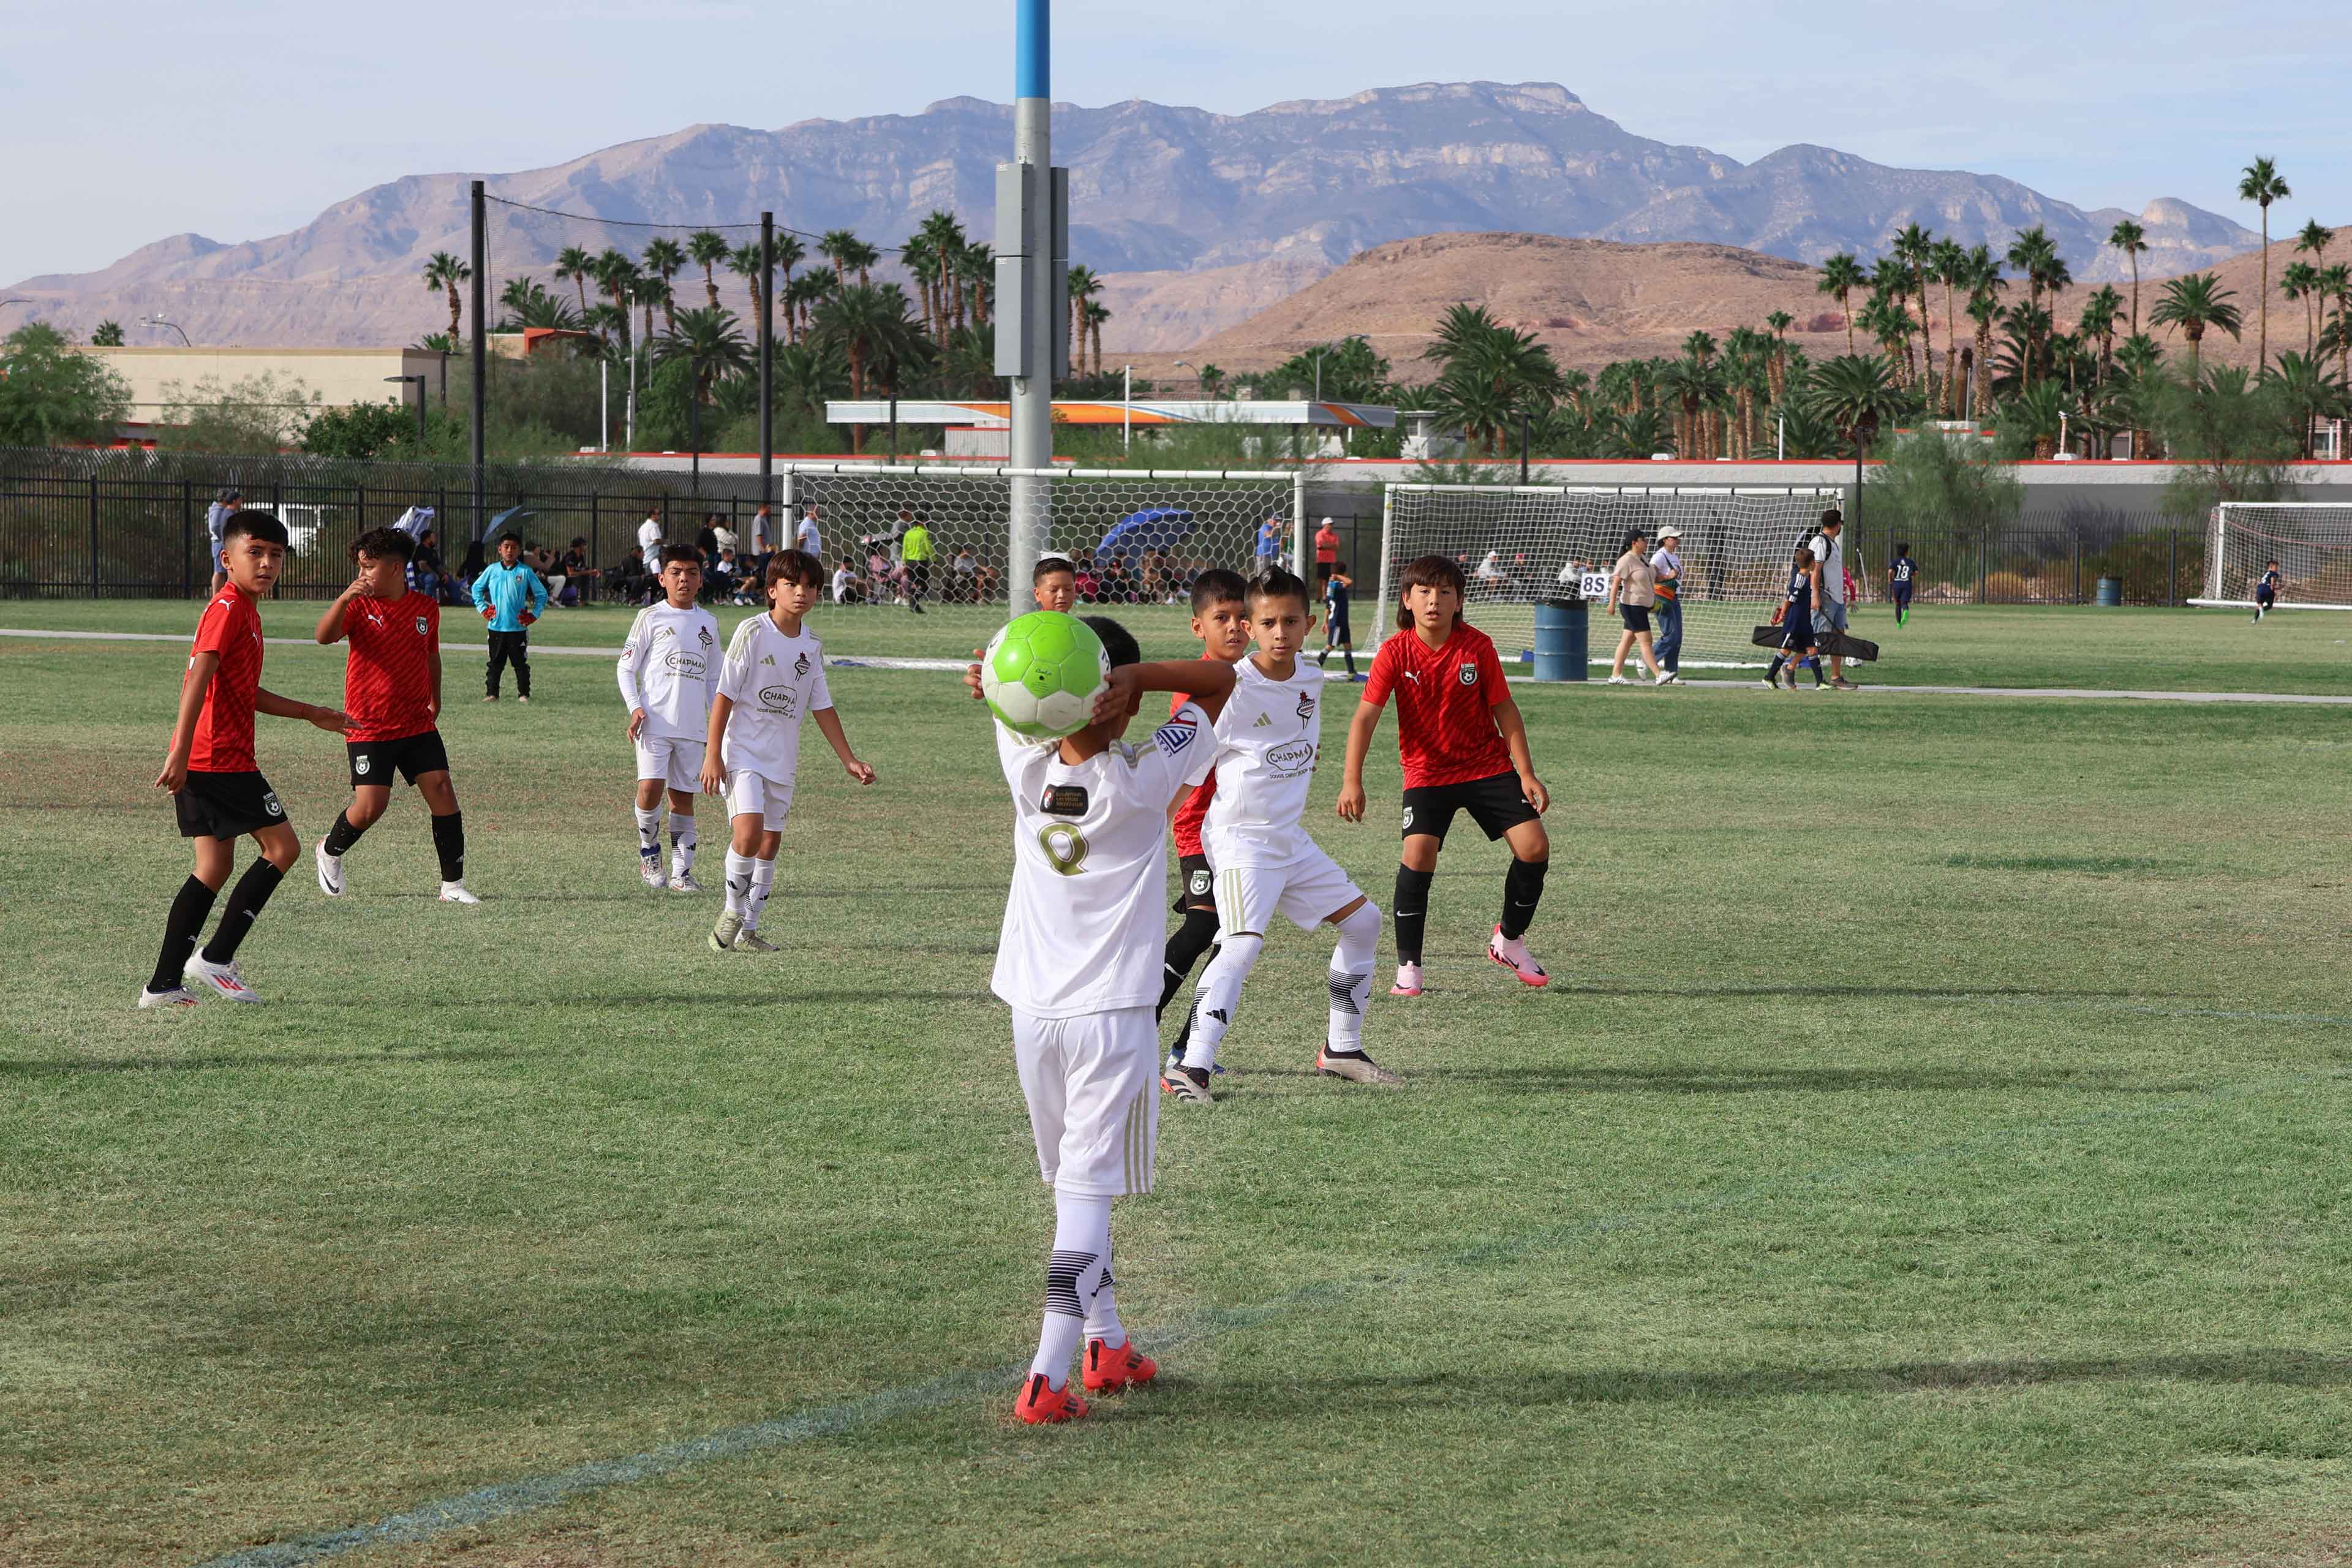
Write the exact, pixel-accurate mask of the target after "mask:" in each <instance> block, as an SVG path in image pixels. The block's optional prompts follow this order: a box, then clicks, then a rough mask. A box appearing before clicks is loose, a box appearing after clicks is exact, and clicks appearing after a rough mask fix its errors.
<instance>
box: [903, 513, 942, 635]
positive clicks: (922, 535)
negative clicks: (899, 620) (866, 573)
mask: <svg viewBox="0 0 2352 1568" xmlns="http://www.w3.org/2000/svg"><path fill="white" fill-rule="evenodd" d="M898 515H899V516H900V517H901V518H904V517H905V516H906V515H907V514H906V513H905V512H903V511H901V512H900V513H899V514H898ZM937 548H938V547H937V546H935V545H934V544H932V542H931V531H930V528H929V525H928V523H927V522H926V521H925V520H924V519H922V518H916V519H914V520H913V521H909V522H908V523H906V524H905V526H904V527H903V528H901V529H900V531H899V533H898V559H899V560H901V561H903V562H905V563H906V566H907V607H908V609H910V610H912V611H914V612H915V614H917V615H921V614H922V613H923V590H924V589H926V588H928V587H929V586H930V585H931V557H932V555H933V554H934V553H936V552H937Z"/></svg>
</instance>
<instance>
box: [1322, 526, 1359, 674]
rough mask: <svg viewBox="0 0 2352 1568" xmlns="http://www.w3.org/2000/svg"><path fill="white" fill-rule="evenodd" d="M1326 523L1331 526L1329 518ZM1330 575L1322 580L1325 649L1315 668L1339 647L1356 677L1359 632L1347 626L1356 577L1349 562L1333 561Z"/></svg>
mask: <svg viewBox="0 0 2352 1568" xmlns="http://www.w3.org/2000/svg"><path fill="white" fill-rule="evenodd" d="M1323 521H1324V526H1326V527H1327V528H1328V526H1330V521H1331V520H1330V519H1328V518H1326V519H1324V520H1323ZM1330 564H1331V573H1330V575H1329V576H1328V577H1325V578H1324V579H1323V651H1322V652H1321V653H1318V654H1317V655H1316V656H1315V668H1318V669H1321V668H1323V664H1324V661H1325V660H1326V659H1328V658H1330V657H1331V650H1332V649H1333V648H1335V647H1336V648H1338V649H1339V652H1340V655H1341V657H1342V658H1345V659H1346V661H1347V665H1348V679H1350V680H1353V679H1355V678H1356V634H1355V632H1354V630H1353V629H1352V628H1351V627H1350V626H1349V625H1348V595H1349V590H1351V589H1353V588H1354V587H1355V585H1356V580H1355V579H1354V578H1353V577H1350V576H1349V575H1348V563H1346V562H1344V561H1334V562H1332V563H1330Z"/></svg>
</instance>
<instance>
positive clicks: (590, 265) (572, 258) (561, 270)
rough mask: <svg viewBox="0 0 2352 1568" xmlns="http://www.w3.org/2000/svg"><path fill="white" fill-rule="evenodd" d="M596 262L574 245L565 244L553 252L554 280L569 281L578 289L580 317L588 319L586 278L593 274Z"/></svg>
mask: <svg viewBox="0 0 2352 1568" xmlns="http://www.w3.org/2000/svg"><path fill="white" fill-rule="evenodd" d="M595 271H596V264H595V263H594V262H593V261H592V260H590V259H589V257H588V253H587V252H586V251H584V250H583V249H581V248H580V247H578V246H576V245H567V246H565V247H563V248H562V250H559V251H557V252H556V253H555V280H556V281H557V282H558V283H564V282H569V283H572V284H575V285H577V286H578V288H579V289H580V319H581V320H582V321H586V320H587V319H588V279H590V278H592V277H593V276H595Z"/></svg>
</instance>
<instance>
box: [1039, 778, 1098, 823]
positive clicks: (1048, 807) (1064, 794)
mask: <svg viewBox="0 0 2352 1568" xmlns="http://www.w3.org/2000/svg"><path fill="white" fill-rule="evenodd" d="M1037 809H1038V810H1040V811H1042V812H1044V813H1045V815H1046V816H1085V815H1086V814H1087V788H1086V785H1084V784H1047V785H1046V786H1045V799H1043V800H1041V801H1039V802H1038V803H1037Z"/></svg>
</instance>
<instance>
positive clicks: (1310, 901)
mask: <svg viewBox="0 0 2352 1568" xmlns="http://www.w3.org/2000/svg"><path fill="white" fill-rule="evenodd" d="M1216 877H1217V881H1216V893H1217V923H1218V925H1220V926H1222V927H1223V928H1224V930H1226V931H1255V932H1256V933H1257V934H1258V935H1260V936H1264V935H1265V928H1266V922H1267V921H1269V920H1271V919H1272V918H1273V917H1274V915H1275V913H1276V911H1277V910H1278V911H1280V912H1281V913H1282V914H1284V915H1286V916H1287V917H1288V918H1289V921H1290V923H1291V924H1293V925H1295V926H1297V928H1298V929H1299V930H1300V931H1313V930H1314V929H1315V928H1316V927H1317V926H1318V925H1320V924H1322V923H1323V922H1324V921H1327V920H1329V919H1330V918H1331V917H1332V916H1333V915H1335V914H1337V913H1339V911H1340V910H1344V909H1346V908H1347V907H1348V906H1349V904H1351V903H1353V902H1355V901H1356V900H1358V899H1360V898H1362V897H1363V896H1364V890H1363V889H1361V888H1359V887H1357V886H1356V884H1355V882H1354V880H1353V879H1351V878H1349V875H1348V873H1347V872H1345V871H1342V870H1341V869H1339V862H1338V861H1336V860H1334V859H1332V858H1331V857H1330V856H1328V855H1326V854H1325V853H1323V850H1322V848H1321V847H1319V846H1309V847H1308V849H1307V853H1306V854H1305V855H1303V856H1301V857H1300V858H1298V859H1297V860H1295V861H1293V862H1291V863H1290V864H1289V865H1287V866H1223V865H1220V866H1218V867H1217V868H1216Z"/></svg>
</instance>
